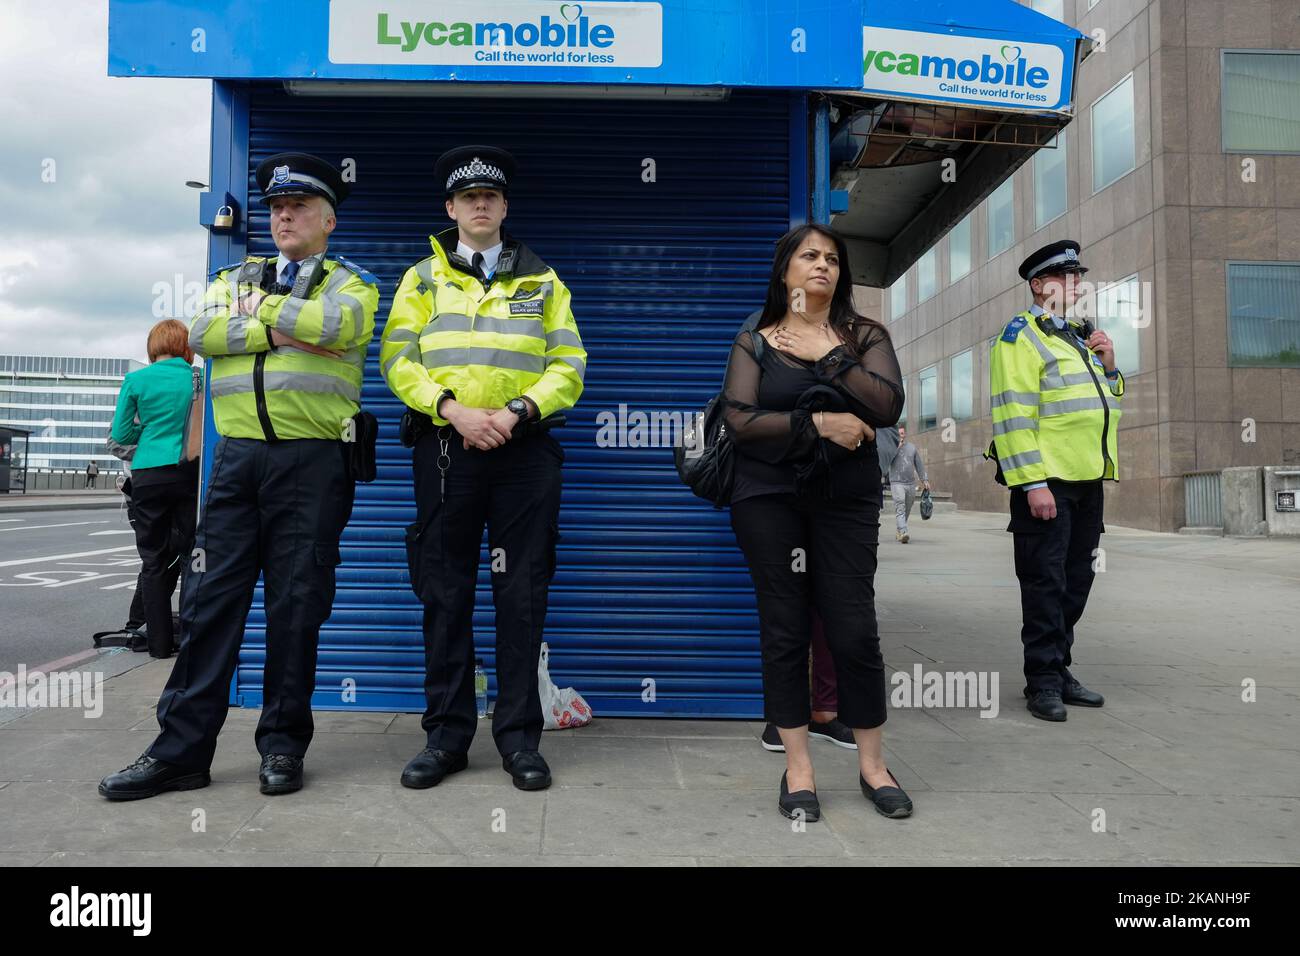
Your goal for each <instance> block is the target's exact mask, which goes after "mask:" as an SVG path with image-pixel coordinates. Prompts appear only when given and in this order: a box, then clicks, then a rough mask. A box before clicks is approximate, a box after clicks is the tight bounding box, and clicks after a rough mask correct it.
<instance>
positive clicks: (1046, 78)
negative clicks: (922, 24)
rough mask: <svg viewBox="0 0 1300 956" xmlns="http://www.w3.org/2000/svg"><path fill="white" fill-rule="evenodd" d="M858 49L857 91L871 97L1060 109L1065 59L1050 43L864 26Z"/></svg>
mask: <svg viewBox="0 0 1300 956" xmlns="http://www.w3.org/2000/svg"><path fill="white" fill-rule="evenodd" d="M862 48H863V54H862V86H863V89H866V90H871V91H872V92H880V93H887V94H895V95H898V96H904V97H909V98H912V99H926V100H948V101H952V102H957V103H971V104H978V105H996V106H1003V107H1011V108H1020V109H1056V108H1059V107H1061V106H1063V105H1065V104H1064V103H1063V100H1064V99H1065V91H1063V90H1062V88H1061V76H1062V73H1063V70H1064V66H1065V55H1064V53H1063V52H1062V51H1061V48H1060V47H1058V46H1053V45H1051V44H1047V43H1024V42H1020V43H1007V42H1003V41H1000V40H990V39H985V38H982V37H971V36H949V35H948V34H944V33H915V32H912V31H909V30H890V29H886V28H884V27H864V28H863V30H862Z"/></svg>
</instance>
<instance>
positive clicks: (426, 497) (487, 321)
mask: <svg viewBox="0 0 1300 956" xmlns="http://www.w3.org/2000/svg"><path fill="white" fill-rule="evenodd" d="M514 169H515V163H514V159H513V158H512V157H511V156H510V154H509V153H507V152H506V151H505V150H501V149H496V148H494V147H490V146H465V147H461V148H458V149H453V150H450V151H449V152H447V153H444V154H443V155H442V157H440V158H439V160H438V162H437V164H436V166H435V175H436V181H437V187H438V188H439V189H442V190H445V192H446V209H447V215H448V216H449V217H450V218H451V219H452V220H454V222H455V225H453V226H452V227H451V228H449V229H446V230H445V231H443V232H441V233H439V234H438V235H436V236H432V237H430V241H431V244H432V255H430V256H428V257H427V258H425V259H422V260H421V261H420V262H418V263H416V264H415V265H414V266H412V267H411V268H410V269H408V270H407V272H406V275H405V276H404V277H403V279H402V282H401V285H400V286H399V287H398V289H397V293H396V295H395V296H394V297H393V308H392V312H391V313H390V314H389V316H388V322H387V324H386V326H385V327H384V336H383V344H382V346H381V347H380V353H379V357H380V365H381V367H382V369H383V373H384V377H385V378H386V379H387V381H388V385H389V387H390V388H391V389H392V390H393V392H394V393H395V394H396V395H397V396H398V397H399V398H400V399H401V400H402V401H403V402H404V403H405V404H406V405H407V406H408V408H409V411H408V413H407V416H406V431H407V433H408V434H407V436H406V439H405V440H407V441H409V442H413V444H414V456H413V462H412V464H413V468H414V473H415V497H416V521H415V523H414V524H413V525H411V526H410V527H409V528H408V529H407V540H406V545H407V558H408V563H409V566H410V571H411V585H412V588H413V589H414V591H415V593H416V595H417V596H418V597H419V598H420V600H421V602H422V603H423V604H424V653H425V694H426V698H427V709H426V710H425V713H424V720H423V727H424V730H425V733H426V734H427V738H428V740H427V743H428V746H427V747H425V749H423V750H422V751H421V752H420V753H419V754H417V755H416V756H415V757H414V758H412V759H411V761H410V762H409V763H408V764H407V765H406V768H405V769H404V770H403V772H402V776H401V782H402V784H403V785H405V786H407V787H413V788H417V789H422V788H425V787H432V786H435V785H436V784H438V783H440V782H441V781H442V779H443V778H444V777H446V776H447V775H448V774H452V773H456V772H458V771H460V770H463V769H465V767H466V766H468V762H467V760H466V753H467V752H468V750H469V746H470V741H471V740H472V739H473V737H474V731H475V729H476V727H477V710H476V706H475V696H474V664H475V657H474V640H473V637H474V635H473V617H474V587H475V581H476V579H477V576H478V570H479V545H480V541H481V540H482V536H483V527H484V524H485V523H486V525H487V531H488V547H489V551H490V554H491V564H490V579H491V582H492V599H493V604H494V605H495V607H496V632H497V633H496V677H497V690H498V693H497V698H496V705H495V712H494V714H493V718H492V735H493V737H494V739H495V742H496V746H497V750H498V751H499V752H500V753H501V756H502V765H503V767H504V769H505V770H506V771H507V772H508V773H509V774H510V775H511V778H512V779H513V781H514V784H515V786H516V787H519V788H520V789H522V790H540V789H543V788H545V787H548V786H550V783H551V773H550V768H549V767H548V766H547V764H546V761H545V760H544V759H543V758H542V756H541V754H540V753H538V745H539V743H540V740H541V736H542V710H541V702H540V699H539V697H538V689H537V664H538V658H539V655H540V651H541V643H542V628H543V625H544V623H545V620H546V603H547V589H548V587H549V585H550V581H551V577H552V575H553V574H554V572H555V545H556V540H557V538H558V529H557V520H558V515H559V508H560V472H561V468H560V466H561V463H562V462H563V460H564V451H563V449H562V448H561V447H560V444H559V443H558V442H557V441H556V440H555V439H554V438H553V437H552V436H551V435H550V434H549V433H548V426H550V425H552V424H555V423H556V419H555V418H554V417H553V416H555V415H556V413H558V412H562V411H563V410H565V409H567V408H569V407H571V406H572V405H573V404H574V403H575V402H576V401H577V400H578V396H579V395H581V394H582V380H583V375H584V373H585V371H586V364H587V353H586V351H585V350H584V349H583V347H582V339H581V338H580V337H579V335H578V327H577V325H576V324H575V323H574V321H573V313H572V311H571V310H570V308H569V290H568V289H566V288H565V286H564V283H563V282H561V281H560V278H559V276H557V275H556V274H555V270H553V269H552V268H551V267H550V266H548V265H547V264H546V263H545V262H543V261H542V260H541V259H539V258H538V257H537V255H536V254H535V253H534V252H533V251H532V250H531V249H529V248H528V247H527V246H525V245H523V244H522V243H521V242H519V241H518V240H516V239H514V238H512V237H509V236H506V235H505V233H504V232H503V230H502V221H503V220H504V219H505V217H506V209H507V200H506V196H507V191H508V189H509V185H510V180H511V178H512V177H513V175H514Z"/></svg>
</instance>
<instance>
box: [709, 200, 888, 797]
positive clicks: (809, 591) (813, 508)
mask: <svg viewBox="0 0 1300 956" xmlns="http://www.w3.org/2000/svg"><path fill="white" fill-rule="evenodd" d="M852 293H853V285H852V279H851V273H850V271H849V266H848V262H847V253H846V249H845V245H844V241H843V240H842V239H841V238H840V237H839V236H838V235H837V234H836V233H834V232H833V231H832V230H830V229H828V228H827V227H825V226H821V225H816V224H810V225H805V226H799V227H797V228H795V229H792V230H791V231H790V232H788V233H787V234H786V235H785V236H783V237H782V238H781V240H780V241H779V242H778V243H777V249H776V259H775V261H774V263H773V268H772V277H771V280H770V282H769V284H768V291H767V301H766V303H765V304H764V307H763V314H762V317H761V318H760V319H759V321H758V325H757V328H756V329H755V330H754V331H753V332H749V331H746V332H742V333H741V334H740V335H739V336H738V337H737V338H736V341H735V343H734V344H733V345H732V348H731V357H730V360H729V362H728V364H727V376H726V381H725V384H724V385H723V396H722V397H723V402H724V407H725V420H726V426H727V429H728V431H729V432H730V433H731V436H732V440H733V442H734V444H735V451H736V460H735V482H734V490H733V493H732V499H731V526H732V528H733V529H734V530H735V532H736V540H737V541H738V542H739V544H740V548H741V550H742V551H743V552H744V554H745V560H746V563H747V564H748V565H749V571H750V576H751V578H752V579H753V581H754V590H755V593H756V597H757V599H758V614H759V638H760V643H761V646H762V657H763V697H764V709H765V717H766V719H767V720H768V721H769V722H771V723H773V724H775V725H776V726H777V728H778V729H779V731H780V734H781V740H782V742H783V743H784V744H785V752H786V773H785V774H784V775H783V776H782V777H781V797H780V801H779V806H780V809H781V812H782V813H784V814H785V815H786V816H788V817H792V818H793V817H795V816H796V814H798V813H802V816H803V819H805V820H809V821H811V820H816V819H819V818H820V815H821V810H820V806H819V805H818V803H817V796H816V792H815V786H814V777H813V767H812V760H811V758H810V756H809V753H808V720H809V716H810V714H809V701H808V646H809V640H810V622H811V617H812V614H811V612H812V610H813V609H814V608H815V609H816V610H817V611H818V612H819V614H820V615H821V618H822V621H823V623H824V626H825V630H826V640H827V643H828V644H829V646H830V649H831V656H832V657H833V658H834V661H835V672H836V676H837V679H838V682H839V695H840V714H839V719H840V720H841V721H843V722H844V723H845V724H847V725H848V726H849V727H851V728H853V735H854V738H855V740H856V741H857V744H858V762H859V769H860V771H861V774H860V777H859V784H860V785H861V787H862V791H863V793H864V794H865V795H866V796H867V798H868V799H870V800H871V801H872V803H873V804H874V805H875V806H876V809H877V810H879V811H880V812H881V813H883V814H885V815H886V816H891V817H903V816H908V815H909V814H910V813H911V812H912V803H911V800H910V799H908V797H907V794H906V793H904V792H903V791H902V789H901V788H900V787H899V786H898V781H897V780H896V779H894V777H893V775H892V774H890V772H889V771H888V769H887V768H886V767H885V763H884V758H883V756H882V753H881V746H882V744H881V725H882V724H884V722H885V672H884V661H883V660H882V658H881V656H880V638H879V635H878V634H877V632H876V609H875V585H874V578H875V572H876V546H877V543H878V540H879V537H878V536H879V529H880V504H881V499H880V464H879V462H878V460H877V455H876V447H875V428H877V427H886V426H890V425H893V424H894V423H895V422H896V421H898V416H899V413H900V412H901V411H902V408H903V385H902V375H901V373H900V372H899V368H898V359H897V357H896V356H895V355H894V348H893V345H892V344H891V342H890V339H889V334H888V333H887V332H886V331H885V329H884V328H883V327H882V326H881V325H880V324H879V323H876V322H873V321H871V320H870V319H867V318H865V317H863V316H861V315H858V314H857V312H856V311H855V310H854V308H853V301H852Z"/></svg>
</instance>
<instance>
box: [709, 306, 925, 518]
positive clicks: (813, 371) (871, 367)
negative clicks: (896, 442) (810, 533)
mask: <svg viewBox="0 0 1300 956" xmlns="http://www.w3.org/2000/svg"><path fill="white" fill-rule="evenodd" d="M753 334H754V335H755V336H758V335H759V333H758V332H757V331H756V332H754V333H753ZM854 334H856V335H857V336H858V342H859V343H860V344H861V346H862V357H861V358H860V359H858V360H856V361H855V360H854V358H853V353H852V352H850V351H849V349H848V347H847V346H845V345H838V346H836V347H835V348H833V349H831V350H830V351H829V352H827V353H826V354H825V355H824V356H822V357H821V358H820V359H818V360H817V361H816V362H809V361H805V360H804V359H800V358H796V357H795V356H793V355H791V354H790V353H788V352H784V351H782V350H781V349H778V348H777V347H776V346H774V345H772V344H771V343H770V342H766V341H765V342H763V343H762V355H761V359H760V358H756V357H755V350H754V342H753V340H752V339H751V337H750V333H749V332H748V331H744V332H741V333H740V334H739V335H738V336H737V337H736V340H735V342H733V343H732V346H731V357H730V359H729V360H728V362H727V377H726V380H725V382H724V383H723V386H722V400H723V405H724V409H725V410H724V416H725V421H726V425H727V430H728V432H730V434H731V437H732V441H733V442H734V443H735V450H736V465H735V467H736V471H735V486H734V488H733V491H732V496H731V500H732V501H733V502H736V501H742V500H744V499H745V498H752V497H754V496H756V495H767V494H781V493H785V494H790V493H793V492H794V490H795V472H796V467H797V466H798V465H799V464H800V463H801V462H805V461H807V460H809V459H811V458H812V457H813V455H814V454H815V453H816V452H817V450H818V442H825V443H826V444H827V445H830V444H833V443H831V442H830V441H829V439H823V438H821V437H820V436H819V435H818V434H817V427H816V425H815V424H814V423H813V420H812V415H813V413H812V412H811V411H810V410H809V409H807V408H799V407H797V406H798V404H799V399H800V396H802V395H803V394H804V393H805V392H807V391H808V389H810V388H813V387H814V386H818V385H822V386H830V387H831V388H833V389H834V390H835V391H836V392H837V393H839V395H840V396H842V397H843V399H844V401H845V405H846V410H847V411H850V412H852V413H853V414H855V415H857V416H858V418H860V419H862V420H863V421H864V422H866V423H867V424H868V425H871V426H872V427H873V428H884V427H888V426H891V425H893V424H894V423H896V422H897V421H898V416H899V413H900V412H902V410H903V384H902V373H901V372H900V370H899V367H898V357H897V356H896V355H895V354H894V346H893V343H892V342H891V341H890V338H889V333H888V332H886V331H885V329H884V328H883V327H881V326H879V325H875V324H873V323H860V324H859V325H858V326H857V328H856V330H855V333H854ZM836 448H837V449H838V451H839V454H836V455H834V456H832V460H833V462H834V463H833V464H832V465H831V469H830V474H829V479H830V485H831V487H833V488H834V496H835V497H837V498H839V497H853V498H859V497H874V496H876V495H878V494H879V493H880V463H879V460H878V459H877V457H876V446H875V443H874V442H863V443H862V447H861V448H859V449H857V450H856V451H855V452H852V453H849V452H848V451H847V450H846V449H842V448H839V446H836Z"/></svg>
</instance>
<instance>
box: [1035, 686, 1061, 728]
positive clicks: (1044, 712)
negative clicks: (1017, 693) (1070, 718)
mask: <svg viewBox="0 0 1300 956" xmlns="http://www.w3.org/2000/svg"><path fill="white" fill-rule="evenodd" d="M1025 707H1026V708H1028V710H1029V712H1030V713H1031V714H1033V715H1034V716H1035V717H1037V718H1039V719H1040V720H1056V721H1061V720H1065V718H1066V710H1065V704H1064V702H1063V701H1062V700H1061V692H1060V691H1059V690H1038V691H1034V692H1033V693H1032V694H1030V695H1029V701H1028V703H1026V704H1025Z"/></svg>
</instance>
